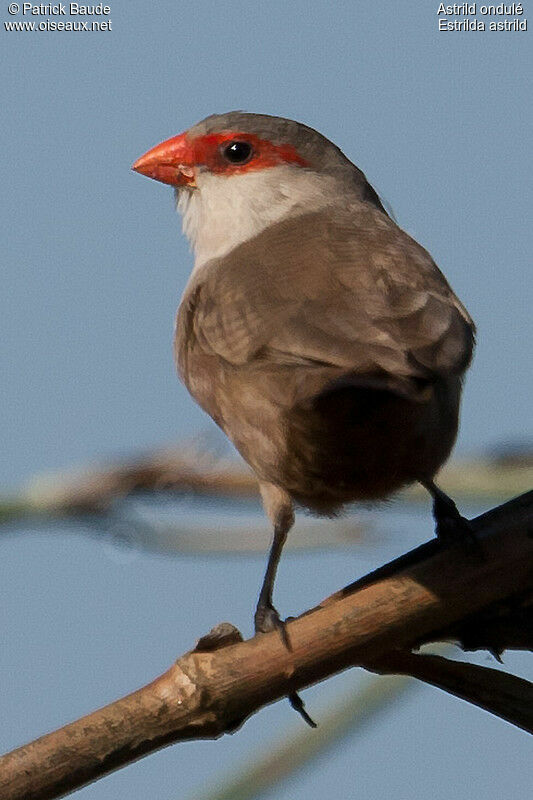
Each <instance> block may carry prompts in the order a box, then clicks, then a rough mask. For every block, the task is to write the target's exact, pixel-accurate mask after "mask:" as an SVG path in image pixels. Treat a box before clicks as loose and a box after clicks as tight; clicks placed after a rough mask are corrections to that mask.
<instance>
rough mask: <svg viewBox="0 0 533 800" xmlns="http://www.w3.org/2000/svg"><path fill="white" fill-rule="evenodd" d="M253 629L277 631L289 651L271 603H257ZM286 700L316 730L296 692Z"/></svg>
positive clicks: (285, 631) (277, 614) (276, 613)
mask: <svg viewBox="0 0 533 800" xmlns="http://www.w3.org/2000/svg"><path fill="white" fill-rule="evenodd" d="M254 627H255V632H256V633H271V632H272V631H279V634H280V636H281V640H282V642H283V644H284V645H285V647H286V648H287V650H289V651H290V650H291V645H290V642H289V637H288V636H287V628H286V626H285V622H284V621H283V620H282V619H281V617H280V615H279V613H278V611H277V610H276V609H275V608H274V606H273V605H272V603H261V602H259V604H258V606H257V609H256V611H255V616H254ZM287 699H288V701H289V703H290V704H291V706H292V707H293V708H294V710H295V711H297V712H298V714H299V715H300V716H301V718H302V719H303V720H304V722H306V723H307V724H308V725H309V727H310V728H316V727H317V724H316V722H315V721H314V720H313V719H311V717H310V716H309V714H308V713H307V711H306V710H305V705H304V701H303V700H302V698H301V697H300V695H299V694H298V693H297V692H291V693H290V694H288V695H287Z"/></svg>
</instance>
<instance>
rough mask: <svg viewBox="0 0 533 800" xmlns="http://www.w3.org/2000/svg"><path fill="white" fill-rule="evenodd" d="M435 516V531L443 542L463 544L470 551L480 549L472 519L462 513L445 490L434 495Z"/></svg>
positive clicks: (446, 543)
mask: <svg viewBox="0 0 533 800" xmlns="http://www.w3.org/2000/svg"><path fill="white" fill-rule="evenodd" d="M433 516H434V518H435V523H436V527H435V533H436V534H437V538H438V539H439V540H440V541H441V542H442V543H443V544H445V545H450V544H461V545H462V546H463V547H465V549H466V550H468V551H470V552H474V551H476V550H479V542H478V540H477V539H476V536H475V534H474V531H473V529H472V525H471V524H470V521H469V520H467V519H466V517H463V516H462V515H461V514H460V512H459V510H458V508H457V506H456V505H455V503H454V502H453V500H452V499H451V497H448V495H446V494H444V492H440V491H439V493H438V494H435V495H434V496H433Z"/></svg>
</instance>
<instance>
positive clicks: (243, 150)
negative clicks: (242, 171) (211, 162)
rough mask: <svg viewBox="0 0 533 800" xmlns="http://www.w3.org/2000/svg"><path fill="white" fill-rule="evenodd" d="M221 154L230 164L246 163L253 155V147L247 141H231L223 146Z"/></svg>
mask: <svg viewBox="0 0 533 800" xmlns="http://www.w3.org/2000/svg"><path fill="white" fill-rule="evenodd" d="M222 155H223V156H224V158H225V159H226V161H229V163H230V164H246V162H247V161H249V160H250V159H251V157H252V155H253V148H252V145H251V144H249V143H248V142H241V141H233V142H229V143H228V144H225V145H224V146H223V148H222Z"/></svg>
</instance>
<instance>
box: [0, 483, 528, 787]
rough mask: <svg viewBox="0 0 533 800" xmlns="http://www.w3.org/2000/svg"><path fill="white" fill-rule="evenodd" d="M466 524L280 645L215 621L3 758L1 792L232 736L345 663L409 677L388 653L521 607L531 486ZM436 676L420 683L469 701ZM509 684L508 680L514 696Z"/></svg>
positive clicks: (334, 602) (310, 616)
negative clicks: (128, 685)
mask: <svg viewBox="0 0 533 800" xmlns="http://www.w3.org/2000/svg"><path fill="white" fill-rule="evenodd" d="M472 524H473V528H474V530H475V532H476V535H477V538H478V540H479V545H480V546H479V551H477V550H476V551H474V552H472V551H470V552H467V551H465V549H464V548H463V547H462V546H460V545H457V546H454V547H450V548H446V549H444V548H442V547H441V546H440V544H439V543H438V542H437V541H435V540H433V541H431V542H429V543H428V544H426V545H423V546H422V547H419V548H417V549H416V550H414V551H412V552H411V553H408V554H407V555H406V556H403V557H401V558H400V559H396V561H393V562H392V563H391V564H389V565H387V566H385V567H383V568H381V569H380V570H377V571H376V572H374V573H372V574H371V575H369V576H367V577H366V578H364V579H362V580H361V581H357V582H355V583H354V584H352V585H351V586H349V587H346V588H345V589H343V590H342V591H341V592H337V593H336V594H335V595H333V596H332V597H330V598H328V599H327V600H326V601H324V602H323V603H321V604H320V605H319V606H318V607H317V608H315V609H313V610H312V611H310V612H307V613H306V614H304V615H302V616H301V617H299V618H297V619H294V620H291V621H290V622H288V624H287V632H288V636H289V640H290V645H291V649H290V650H288V649H287V648H286V647H285V646H284V644H283V642H282V641H281V638H280V637H279V635H278V634H277V633H272V634H264V635H260V636H256V637H255V638H253V639H251V640H249V641H241V640H240V639H241V637H240V634H239V633H238V631H237V630H236V629H235V628H233V626H229V625H226V626H225V627H224V626H222V627H220V626H219V627H218V629H215V631H214V632H213V633H212V634H209V635H208V636H207V637H203V638H202V639H201V640H200V642H199V644H198V646H197V647H196V649H195V650H193V651H191V652H189V653H186V654H185V655H184V656H182V657H181V658H180V659H178V661H177V662H176V663H175V664H174V665H173V666H172V667H171V668H170V669H169V670H167V672H165V673H164V674H163V675H161V676H160V677H159V678H157V679H156V680H155V681H153V682H152V683H150V684H148V685H147V686H145V687H143V688H142V689H139V690H138V691H136V692H134V693H133V694H130V695H128V696H127V697H124V698H122V699H121V700H118V701H116V702H115V703H112V704H110V705H108V706H106V707H105V708H102V709H100V710H99V711H95V712H94V713H92V714H90V715H88V716H86V717H83V718H82V719H80V720H78V721H77V722H74V723H72V724H70V725H67V726H65V727H64V728H61V729H60V730H58V731H56V732H55V733H51V734H48V735H46V736H43V737H41V738H40V739H37V740H36V741H34V742H32V743H31V744H28V745H26V746H24V747H20V748H18V749H17V750H14V751H13V752H12V753H10V754H8V755H6V756H4V757H3V758H1V759H0V797H2V800H22V798H28V797H31V798H32V800H44V799H45V798H55V797H59V796H61V795H62V794H64V793H66V792H68V791H72V790H74V789H77V788H80V787H81V786H83V785H84V784H85V783H87V782H89V781H92V780H95V779H96V778H98V777H100V776H102V775H105V774H106V773H108V772H110V771H111V770H114V769H117V768H118V767H120V766H123V765H124V764H127V763H129V762H131V761H133V760H135V759H137V758H140V757H141V756H143V755H146V754H148V753H150V752H153V751H154V750H157V749H158V748H161V747H164V746H166V745H169V744H171V743H173V742H177V741H183V740H186V739H200V738H213V737H217V736H219V735H221V734H222V733H225V732H233V731H234V730H236V728H238V727H239V726H240V725H241V724H242V722H243V721H244V720H245V719H246V717H248V716H250V714H252V713H254V712H255V711H257V710H258V709H259V708H261V707H262V706H264V705H265V704H267V703H271V702H273V701H275V700H277V699H279V698H281V697H283V696H285V695H286V694H288V693H289V692H290V691H295V690H298V689H301V688H303V687H305V686H308V685H310V684H311V683H315V682H317V681H320V680H323V679H324V678H326V677H328V676H330V675H332V674H334V673H335V672H338V671H339V670H342V669H345V668H347V667H350V666H354V665H358V666H368V668H369V669H373V670H374V671H375V670H376V669H378V670H379V669H380V664H381V668H382V669H386V670H388V671H390V667H392V669H393V670H394V669H399V671H402V672H410V671H413V673H414V669H415V668H414V662H412V661H405V658H407V659H409V658H410V655H409V654H408V653H407V654H405V653H403V654H402V656H401V657H402V659H403V661H402V662H401V664H400V663H399V662H398V663H397V664H396V665H394V664H393V663H392V662H391V661H390V660H389V662H387V658H388V659H394V658H397V657H398V655H397V654H396V651H406V650H409V649H411V648H412V647H414V646H418V645H419V644H421V643H423V642H426V641H434V640H435V639H436V638H439V637H440V636H441V635H442V632H443V631H444V632H446V631H452V630H453V631H455V632H456V634H455V635H459V636H460V633H461V622H462V621H465V620H466V621H468V624H469V625H470V626H471V625H472V620H473V619H475V616H476V615H478V614H483V613H486V611H487V609H492V610H493V611H494V610H495V609H497V608H498V607H502V608H505V609H507V610H509V609H510V608H513V607H516V608H520V609H523V608H527V607H528V599H527V598H530V597H531V594H532V590H533V569H532V566H531V565H532V556H533V536H532V531H533V492H529V493H528V494H526V495H523V496H522V497H519V498H516V499H515V500H513V501H511V502H509V503H506V504H505V505H503V506H500V507H499V508H498V509H495V510H494V511H492V512H489V513H488V514H485V515H483V516H481V517H478V518H477V519H476V520H474V521H473V523H472ZM489 628H490V626H489ZM530 634H531V635H530V638H529V644H528V646H529V647H533V632H530ZM524 641H527V639H524ZM485 644H488V646H489V647H491V643H490V641H488V642H486V643H485ZM500 644H502V642H501V641H500ZM411 655H412V654H411ZM414 658H418V657H416V656H414ZM420 658H422V657H420ZM424 658H425V657H424ZM420 663H421V662H419V661H417V662H416V664H417V665H418V664H420ZM450 663H453V662H450ZM400 668H401V669H400ZM416 672H418V677H421V678H422V679H423V680H428V679H429V677H430V676H429V674H428V673H427V672H426V673H425V675H424V674H423V670H422V669H421V668H419V667H418V666H417V667H416ZM444 672H445V670H443V669H441V670H440V678H439V679H438V680H437V679H434V680H430V682H433V683H435V685H440V686H441V687H442V688H446V689H447V690H448V691H452V692H453V693H454V694H458V695H460V696H464V697H466V698H468V699H469V696H468V691H466V690H465V691H464V692H461V691H460V689H459V680H458V678H457V677H456V680H455V683H454V685H453V686H452V680H451V678H450V676H449V674H448V678H447V679H445V678H444V677H443V674H444ZM474 673H475V670H474V672H473V673H472V672H471V673H470V681H471V686H470V687H469V688H470V689H471V688H472V686H473V685H474V684H475V682H476V676H475V674H474ZM433 674H434V675H435V671H434V673H433ZM517 680H518V679H517ZM446 682H447V684H448V685H445V684H446ZM523 683H524V687H528V686H529V684H527V682H523ZM529 690H530V689H529ZM516 691H517V684H515V683H514V684H513V689H512V691H511V693H510V694H512V698H511V699H512V702H513V703H516V702H517V695H516ZM478 694H479V692H478ZM479 699H480V698H479V697H477V698H475V699H474V702H478V700H479ZM478 704H480V705H483V703H479V702H478ZM485 707H487V705H486V704H485ZM501 715H502V716H504V714H501ZM507 718H508V719H512V721H513V722H515V723H516V724H520V725H521V726H522V727H524V728H526V729H527V730H530V731H531V730H532V728H531V718H529V719H525V720H524V719H522V718H521V719H520V720H515V719H514V718H513V713H512V708H511V710H510V713H509V714H508V715H507Z"/></svg>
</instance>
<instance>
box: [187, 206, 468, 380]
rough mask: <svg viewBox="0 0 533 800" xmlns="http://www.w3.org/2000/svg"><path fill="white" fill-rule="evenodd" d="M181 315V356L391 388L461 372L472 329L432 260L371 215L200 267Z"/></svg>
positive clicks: (338, 218)
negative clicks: (378, 382) (372, 380)
mask: <svg viewBox="0 0 533 800" xmlns="http://www.w3.org/2000/svg"><path fill="white" fill-rule="evenodd" d="M193 307H194V308H193ZM186 309H189V311H193V312H194V313H192V314H186V313H185V311H186ZM180 314H181V322H180V319H178V326H180V325H181V329H182V330H181V332H180V330H178V346H179V345H180V339H181V338H183V339H187V341H188V342H189V344H190V343H191V341H192V340H194V342H195V345H196V348H197V350H199V351H201V352H202V353H203V354H205V355H206V356H208V355H212V356H218V357H219V358H221V359H223V360H224V361H225V362H227V363H229V364H232V365H235V366H243V365H246V364H252V363H253V362H258V361H261V360H263V359H268V360H269V361H270V362H274V363H277V364H280V365H281V364H285V365H288V364H294V365H300V366H313V365H315V366H319V365H320V366H322V367H332V368H336V369H335V370H334V371H335V373H336V374H338V371H339V370H341V371H342V372H344V371H346V373H351V374H352V375H354V376H365V375H366V376H376V375H382V376H389V378H390V383H391V387H392V388H393V387H394V385H395V383H396V384H397V385H398V386H400V385H401V384H402V383H405V382H409V381H411V380H413V379H425V380H432V379H436V378H438V377H445V376H447V375H452V374H460V373H461V372H462V371H463V370H464V369H465V368H466V367H467V365H468V363H469V361H470V357H471V353H472V348H473V336H474V326H473V323H472V321H471V319H470V317H469V316H468V314H467V312H466V311H465V309H464V308H463V306H462V305H461V304H460V303H459V301H458V300H457V298H456V297H455V295H454V294H453V292H452V290H451V289H450V287H449V285H448V284H447V282H446V280H445V278H444V277H443V275H442V274H441V273H440V271H439V270H438V268H437V267H436V265H435V264H434V262H433V261H432V259H431V257H430V256H429V254H428V253H427V252H426V251H425V250H424V249H423V248H422V247H420V246H419V245H418V244H417V243H416V242H414V241H413V240H412V239H411V238H410V237H409V236H408V235H407V234H405V233H404V232H403V231H402V230H401V229H400V228H398V227H397V226H396V225H395V223H394V222H392V221H391V220H390V219H388V218H387V217H385V216H384V215H383V214H380V213H379V212H378V211H377V210H375V209H373V208H372V207H368V206H366V207H365V208H363V209H362V210H361V211H360V212H359V213H358V214H357V215H356V216H354V215H353V214H350V215H348V213H347V212H340V213H335V214H333V213H332V214H331V215H328V214H325V213H317V214H310V215H306V216H302V217H298V218H294V219H291V220H288V221H285V222H282V223H279V224H277V225H275V226H272V227H271V228H269V229H268V230H266V231H264V232H263V233H261V234H260V235H259V236H257V237H256V238H255V239H253V240H250V241H248V242H245V243H244V244H242V245H241V246H239V247H238V248H236V249H235V250H233V251H232V252H231V253H230V254H229V255H228V256H227V257H225V258H223V259H220V260H218V261H213V262H210V263H209V264H208V265H205V267H204V268H202V270H201V271H200V273H199V274H198V276H197V277H196V279H195V280H194V281H193V283H192V285H191V287H190V289H189V290H188V291H187V292H186V294H185V297H184V303H183V310H182V311H181V312H180ZM187 326H188V327H189V330H188V332H186V331H185V328H186V327H187ZM191 337H192V339H191ZM184 360H185V353H184V352H183V351H182V357H181V358H179V361H180V363H181V369H182V372H184V373H186V372H187V369H186V365H185V363H184ZM184 377H185V379H186V374H185V375H184Z"/></svg>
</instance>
